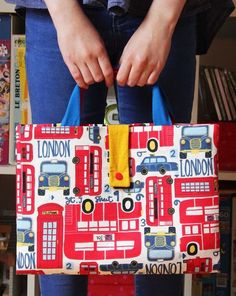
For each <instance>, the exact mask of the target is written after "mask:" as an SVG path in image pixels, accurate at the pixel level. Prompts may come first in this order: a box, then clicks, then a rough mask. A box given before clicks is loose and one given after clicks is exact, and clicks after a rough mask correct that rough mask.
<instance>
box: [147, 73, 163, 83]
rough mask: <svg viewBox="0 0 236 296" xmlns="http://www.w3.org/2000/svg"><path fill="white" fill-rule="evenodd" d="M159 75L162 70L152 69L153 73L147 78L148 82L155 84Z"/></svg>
mask: <svg viewBox="0 0 236 296" xmlns="http://www.w3.org/2000/svg"><path fill="white" fill-rule="evenodd" d="M159 75H160V71H158V70H154V71H152V73H151V74H150V76H149V78H148V80H147V84H149V85H152V84H155V83H156V81H157V79H158V77H159Z"/></svg>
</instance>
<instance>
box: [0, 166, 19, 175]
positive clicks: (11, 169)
mask: <svg viewBox="0 0 236 296" xmlns="http://www.w3.org/2000/svg"><path fill="white" fill-rule="evenodd" d="M15 173H16V166H15V165H0V175H15Z"/></svg>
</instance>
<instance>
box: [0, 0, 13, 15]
mask: <svg viewBox="0 0 236 296" xmlns="http://www.w3.org/2000/svg"><path fill="white" fill-rule="evenodd" d="M0 13H15V5H13V4H8V3H6V2H5V1H4V0H0Z"/></svg>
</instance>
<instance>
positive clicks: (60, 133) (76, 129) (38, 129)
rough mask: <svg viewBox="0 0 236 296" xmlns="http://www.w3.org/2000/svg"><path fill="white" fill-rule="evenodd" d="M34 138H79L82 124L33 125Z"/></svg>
mask: <svg viewBox="0 0 236 296" xmlns="http://www.w3.org/2000/svg"><path fill="white" fill-rule="evenodd" d="M34 133H35V139H42V140H45V139H58V140H59V139H73V138H75V139H80V138H81V137H82V135H83V127H82V126H59V125H54V124H44V125H41V124H40V125H35V128H34Z"/></svg>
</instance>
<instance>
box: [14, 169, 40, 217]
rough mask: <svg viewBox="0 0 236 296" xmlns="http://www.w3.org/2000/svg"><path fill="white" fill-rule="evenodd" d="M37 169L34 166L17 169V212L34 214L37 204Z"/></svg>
mask: <svg viewBox="0 0 236 296" xmlns="http://www.w3.org/2000/svg"><path fill="white" fill-rule="evenodd" d="M34 171H35V169H34V167H33V166H32V165H26V164H24V165H21V166H17V168H16V212H17V213H18V214H23V215H26V214H33V213H34V204H35V177H34V176H35V173H34Z"/></svg>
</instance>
